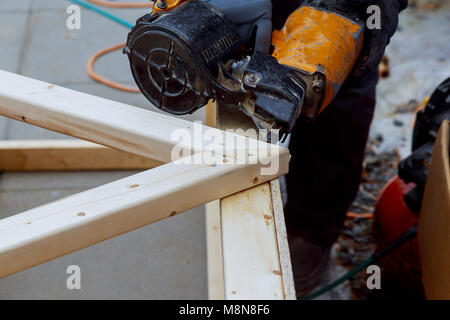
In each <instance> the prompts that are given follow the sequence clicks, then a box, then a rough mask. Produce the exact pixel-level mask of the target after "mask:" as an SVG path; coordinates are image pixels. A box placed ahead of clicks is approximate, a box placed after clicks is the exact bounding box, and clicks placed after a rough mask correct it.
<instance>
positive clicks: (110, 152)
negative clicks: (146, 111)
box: [0, 139, 162, 171]
mask: <svg viewBox="0 0 450 320" xmlns="http://www.w3.org/2000/svg"><path fill="white" fill-rule="evenodd" d="M161 164H162V162H159V161H156V160H151V159H147V158H144V157H140V156H136V155H132V154H129V153H126V152H123V151H118V150H115V149H111V148H108V147H104V146H100V145H98V144H94V143H91V142H88V141H83V140H75V139H70V140H69V139H60V140H0V171H60V170H64V171H67V170H71V171H75V170H138V169H150V168H154V167H157V166H159V165H161Z"/></svg>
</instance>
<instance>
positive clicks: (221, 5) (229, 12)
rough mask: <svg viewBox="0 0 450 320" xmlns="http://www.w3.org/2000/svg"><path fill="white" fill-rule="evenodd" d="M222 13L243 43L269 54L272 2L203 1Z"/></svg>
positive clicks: (260, 0)
mask: <svg viewBox="0 0 450 320" xmlns="http://www.w3.org/2000/svg"><path fill="white" fill-rule="evenodd" d="M203 1H204V2H206V3H208V4H210V5H212V6H214V7H216V8H217V9H219V10H220V11H222V12H223V13H224V14H225V16H226V17H227V18H228V19H229V20H230V21H231V22H232V23H233V24H234V25H235V26H236V28H237V30H238V33H239V34H240V36H241V38H242V40H243V41H244V43H247V44H249V43H253V44H254V50H255V51H260V52H263V53H269V51H270V44H271V39H272V2H271V1H270V0H239V1H235V0H203Z"/></svg>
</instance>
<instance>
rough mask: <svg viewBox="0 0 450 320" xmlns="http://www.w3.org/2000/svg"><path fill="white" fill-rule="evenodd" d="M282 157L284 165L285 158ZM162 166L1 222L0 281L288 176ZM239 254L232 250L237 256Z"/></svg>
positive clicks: (252, 169) (234, 168)
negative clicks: (276, 178) (275, 178)
mask: <svg viewBox="0 0 450 320" xmlns="http://www.w3.org/2000/svg"><path fill="white" fill-rule="evenodd" d="M278 156H281V158H282V161H281V163H287V161H286V160H287V158H289V154H288V153H283V154H281V155H272V156H268V158H267V159H265V160H272V161H275V160H274V159H272V157H278ZM195 159H196V158H195V156H192V157H189V158H187V160H188V162H189V161H191V162H194V164H187V163H185V164H177V163H175V162H172V163H169V164H166V165H162V166H160V167H157V168H155V169H152V170H148V171H145V172H142V173H139V174H136V175H133V176H130V177H127V178H124V179H121V180H118V181H115V182H112V183H109V184H106V185H103V186H100V187H98V188H94V189H92V190H89V191H85V192H82V193H79V194H77V195H74V196H71V197H68V198H64V199H62V200H59V201H55V202H52V203H50V204H47V205H44V206H40V207H38V208H35V209H31V210H28V211H26V212H24V213H21V214H17V215H14V216H12V217H9V218H6V219H3V220H0V277H5V276H8V275H11V274H13V273H16V272H19V271H21V270H24V269H26V268H29V267H32V266H34V265H37V264H40V263H43V262H45V261H48V260H51V259H55V258H57V257H60V256H62V255H65V254H68V253H71V252H73V251H76V250H79V249H82V248H85V247H87V246H90V245H93V244H95V243H98V242H100V241H103V240H106V239H109V238H112V237H115V236H117V235H120V234H122V233H125V232H128V231H131V230H134V229H136V228H139V227H142V226H144V225H147V224H150V223H154V222H157V221H159V220H161V219H165V218H168V217H170V216H173V215H175V214H178V213H180V212H183V211H186V210H189V209H191V208H194V207H197V206H199V205H202V204H204V203H207V202H210V201H212V200H214V199H219V198H223V197H226V196H228V195H231V194H233V193H235V192H237V191H240V190H244V189H247V188H250V187H252V186H254V185H255V184H259V183H263V182H265V181H268V180H270V179H273V178H274V177H276V176H277V175H278V174H279V173H285V172H287V169H288V167H287V166H284V167H283V168H280V171H279V173H278V172H277V173H275V174H274V175H267V174H265V175H262V174H261V165H260V164H250V163H247V164H233V163H231V162H226V160H223V159H221V161H220V162H216V163H214V164H195ZM238 249H239V248H236V250H238Z"/></svg>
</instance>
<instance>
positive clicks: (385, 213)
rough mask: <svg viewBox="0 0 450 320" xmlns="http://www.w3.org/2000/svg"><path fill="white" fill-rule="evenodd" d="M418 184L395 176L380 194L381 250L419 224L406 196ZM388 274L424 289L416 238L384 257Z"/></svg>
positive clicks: (377, 218)
mask: <svg viewBox="0 0 450 320" xmlns="http://www.w3.org/2000/svg"><path fill="white" fill-rule="evenodd" d="M414 186H415V184H413V183H409V184H406V183H405V182H404V181H403V180H401V179H400V178H399V177H398V176H396V177H394V178H392V179H391V180H390V181H389V182H388V183H387V184H386V186H385V187H384V188H383V190H382V191H381V193H380V197H379V198H378V202H377V205H376V207H375V212H374V235H375V239H376V241H377V245H378V248H377V249H380V248H382V247H384V246H385V245H387V244H388V243H389V242H391V241H393V240H395V239H396V238H398V237H399V236H400V235H401V234H403V233H404V232H405V231H407V230H408V229H409V228H410V227H412V226H413V225H414V224H416V223H417V221H418V218H419V214H418V213H416V212H413V211H411V210H410V209H409V208H408V207H407V206H406V203H405V201H404V200H403V197H404V195H405V194H406V193H408V192H409V191H410V190H411V189H413V188H414ZM380 264H381V266H382V267H383V270H384V271H385V272H387V273H388V275H390V276H392V277H394V278H395V279H397V280H399V281H401V282H402V283H403V284H404V285H407V286H408V287H411V288H414V289H417V290H418V291H422V290H423V289H422V284H421V271H420V260H419V246H418V241H417V238H415V239H413V240H411V241H409V242H407V243H404V244H403V245H402V246H401V247H399V248H397V249H396V250H395V251H393V252H392V253H390V254H389V255H387V256H386V257H385V258H383V259H382V260H381V263H380Z"/></svg>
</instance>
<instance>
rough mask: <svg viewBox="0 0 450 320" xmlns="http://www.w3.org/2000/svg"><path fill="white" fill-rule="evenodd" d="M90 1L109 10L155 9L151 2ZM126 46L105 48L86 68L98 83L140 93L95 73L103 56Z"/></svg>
mask: <svg viewBox="0 0 450 320" xmlns="http://www.w3.org/2000/svg"><path fill="white" fill-rule="evenodd" d="M88 1H89V2H91V3H93V4H96V5H99V6H104V7H109V8H151V7H153V1H150V2H148V3H125V2H116V3H114V2H109V1H104V0H88ZM125 45H126V43H119V44H116V45H114V46H111V47H108V48H105V49H102V50H100V51H98V52H96V53H95V54H94V55H93V56H92V57H90V58H89V61H88V63H87V66H86V71H87V73H88V75H89V77H91V78H92V79H94V80H95V81H97V82H100V83H103V84H104V85H107V86H108V87H111V88H113V89H117V90H121V91H125V92H133V93H140V92H141V90H139V89H138V88H137V87H130V86H126V85H123V84H120V83H118V82H115V81H112V80H110V79H107V78H105V77H103V76H101V75H99V74H98V73H96V72H95V71H94V64H95V62H96V61H97V60H98V58H100V57H101V56H103V55H105V54H107V53H110V52H112V51H115V50H119V49H122V48H124V47H125Z"/></svg>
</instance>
